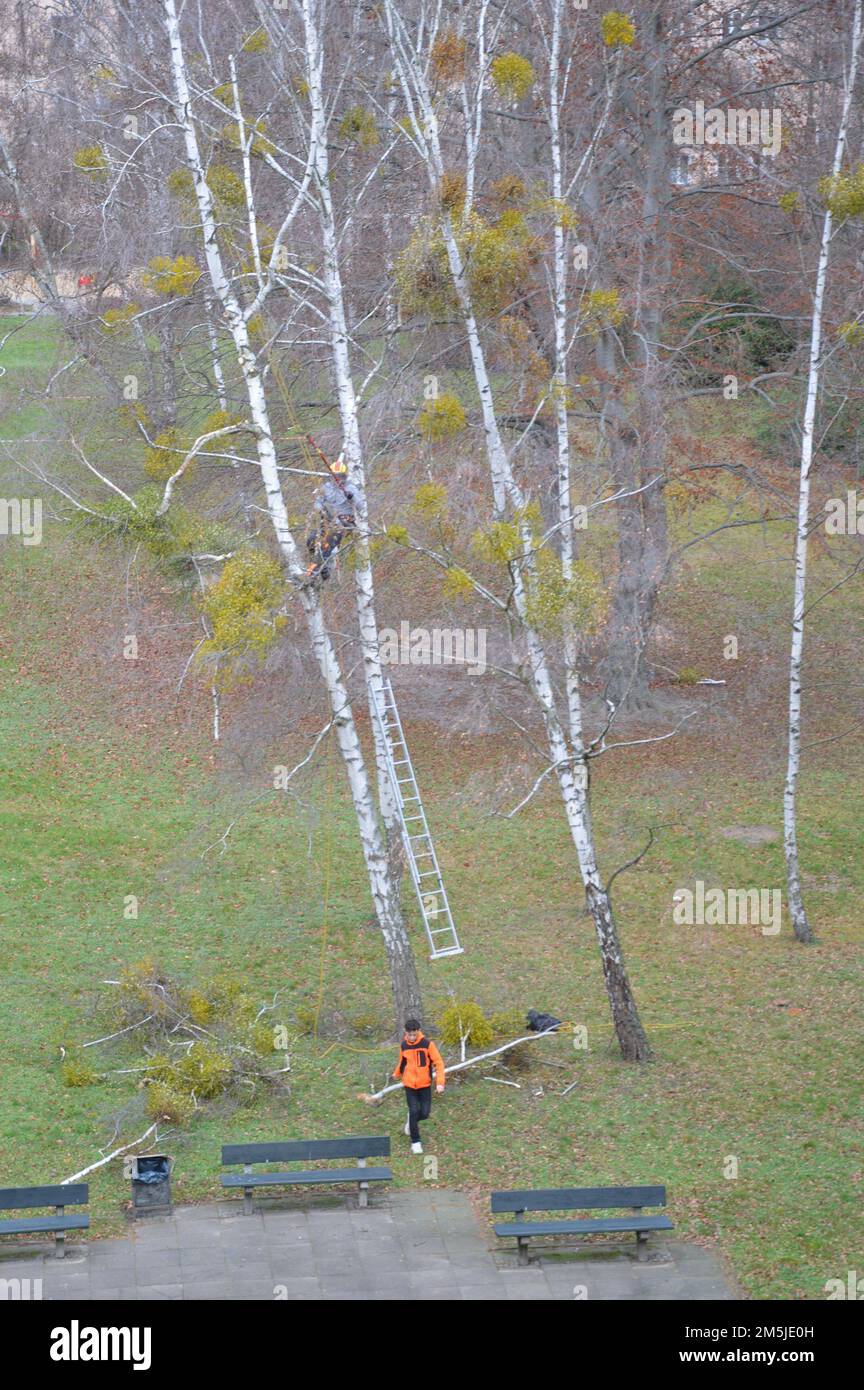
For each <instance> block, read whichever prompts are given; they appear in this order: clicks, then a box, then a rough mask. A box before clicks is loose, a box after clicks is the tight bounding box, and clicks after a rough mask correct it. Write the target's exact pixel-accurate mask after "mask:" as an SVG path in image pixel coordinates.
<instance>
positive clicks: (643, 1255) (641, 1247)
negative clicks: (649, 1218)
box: [636, 1231, 648, 1264]
mask: <svg viewBox="0 0 864 1390" xmlns="http://www.w3.org/2000/svg"><path fill="white" fill-rule="evenodd" d="M636 1259H637V1260H638V1261H639V1263H640V1264H644V1263H645V1261H646V1260H647V1259H648V1233H647V1231H637V1232H636Z"/></svg>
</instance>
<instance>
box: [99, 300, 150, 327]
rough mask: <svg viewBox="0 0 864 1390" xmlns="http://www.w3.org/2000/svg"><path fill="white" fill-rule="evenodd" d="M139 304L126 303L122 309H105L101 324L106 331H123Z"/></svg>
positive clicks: (128, 324)
mask: <svg viewBox="0 0 864 1390" xmlns="http://www.w3.org/2000/svg"><path fill="white" fill-rule="evenodd" d="M140 308H141V305H140V304H127V305H126V306H125V308H123V309H106V310H105V313H104V314H103V315H102V326H103V328H104V329H105V332H106V333H124V332H125V331H126V330H127V329H128V328H129V327H130V325H131V323H132V320H133V319H134V317H135V315H136V314H137V313H138V312H139V310H140Z"/></svg>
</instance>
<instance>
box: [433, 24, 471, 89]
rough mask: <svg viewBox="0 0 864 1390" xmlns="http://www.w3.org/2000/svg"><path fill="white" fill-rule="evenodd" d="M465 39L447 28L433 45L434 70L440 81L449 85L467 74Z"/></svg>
mask: <svg viewBox="0 0 864 1390" xmlns="http://www.w3.org/2000/svg"><path fill="white" fill-rule="evenodd" d="M465 50H466V45H465V40H464V39H463V38H461V37H460V35H459V34H457V33H456V32H455V31H454V30H453V29H445V31H444V33H443V34H439V35H438V38H437V39H436V40H435V42H434V43H433V45H432V53H431V58H432V71H433V72H434V74H435V76H436V77H437V79H438V81H439V82H441V83H444V84H445V85H449V84H450V83H454V84H455V83H457V82H461V81H462V79H463V77H464V76H465Z"/></svg>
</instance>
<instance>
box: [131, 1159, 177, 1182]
mask: <svg viewBox="0 0 864 1390" xmlns="http://www.w3.org/2000/svg"><path fill="white" fill-rule="evenodd" d="M170 1172H171V1160H170V1158H164V1157H162V1156H161V1155H160V1156H156V1155H154V1156H153V1157H152V1158H139V1159H137V1160H136V1163H135V1181H136V1182H143V1183H156V1182H167V1181H168V1177H169V1174H170Z"/></svg>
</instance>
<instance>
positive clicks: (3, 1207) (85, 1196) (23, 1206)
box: [0, 1182, 90, 1211]
mask: <svg viewBox="0 0 864 1390" xmlns="http://www.w3.org/2000/svg"><path fill="white" fill-rule="evenodd" d="M89 1194H90V1188H89V1185H88V1184H87V1183H86V1182H79V1183H69V1185H68V1186H66V1187H63V1186H59V1185H58V1186H54V1187H0V1211H27V1210H28V1209H29V1208H32V1207H84V1206H87V1205H88V1203H89V1201H90V1195H89Z"/></svg>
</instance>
